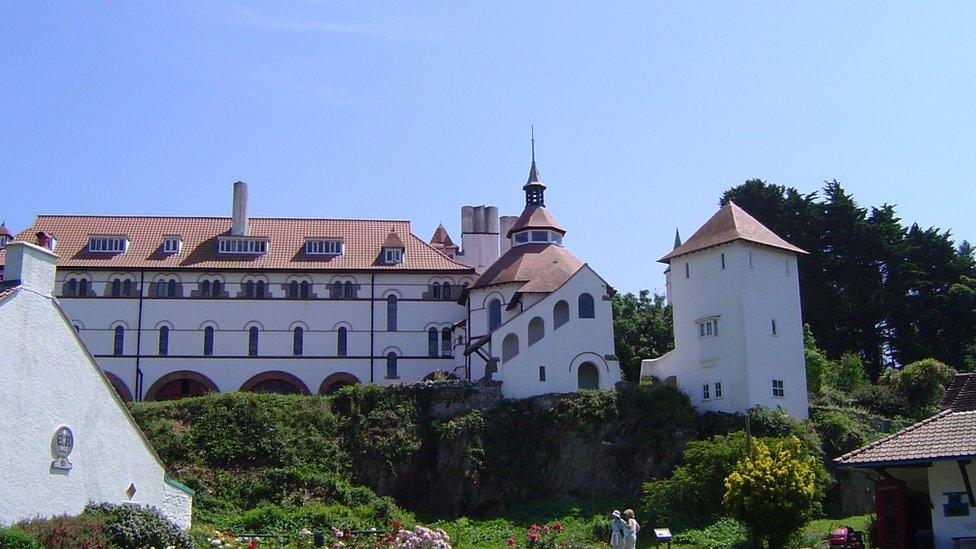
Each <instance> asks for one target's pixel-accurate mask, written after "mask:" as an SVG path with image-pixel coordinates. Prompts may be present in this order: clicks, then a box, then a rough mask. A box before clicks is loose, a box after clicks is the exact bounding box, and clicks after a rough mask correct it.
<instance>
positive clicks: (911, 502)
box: [834, 373, 976, 549]
mask: <svg viewBox="0 0 976 549" xmlns="http://www.w3.org/2000/svg"><path fill="white" fill-rule="evenodd" d="M940 408H941V411H940V412H939V413H938V414H936V415H934V416H932V417H930V418H928V419H926V420H924V421H920V422H918V423H916V424H914V425H912V426H910V427H906V428H905V429H902V430H901V431H898V432H897V433H895V434H893V435H889V436H887V437H885V438H883V439H881V440H878V441H876V442H872V443H871V444H868V445H866V446H863V447H861V448H858V449H857V450H854V451H852V452H850V453H847V454H844V455H843V456H840V457H839V458H837V459H835V460H834V461H835V462H836V463H837V465H838V466H840V467H843V468H849V469H855V470H860V471H863V472H866V473H867V474H869V475H870V476H872V477H873V478H875V479H876V480H877V481H878V482H877V485H876V489H875V511H876V514H877V517H878V518H877V521H878V540H879V545H880V547H890V548H902V547H905V548H908V547H935V548H936V549H950V548H953V549H954V548H957V547H976V497H974V495H973V479H974V476H976V465H974V464H973V460H974V459H976V374H974V373H970V374H958V375H957V376H956V377H955V379H953V381H952V384H951V385H950V386H949V388H948V389H947V390H946V394H945V396H944V397H943V398H942V402H941V404H940ZM929 540H931V542H929Z"/></svg>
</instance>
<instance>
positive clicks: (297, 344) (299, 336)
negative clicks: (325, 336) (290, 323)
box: [291, 326, 305, 356]
mask: <svg viewBox="0 0 976 549" xmlns="http://www.w3.org/2000/svg"><path fill="white" fill-rule="evenodd" d="M304 344H305V330H304V329H302V327H301V326H296V327H295V332H294V334H293V335H292V341H291V352H292V354H293V355H295V356H302V347H303V346H304Z"/></svg>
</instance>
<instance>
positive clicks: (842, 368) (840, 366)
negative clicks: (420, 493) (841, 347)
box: [833, 352, 870, 393]
mask: <svg viewBox="0 0 976 549" xmlns="http://www.w3.org/2000/svg"><path fill="white" fill-rule="evenodd" d="M835 375H836V377H835V379H834V380H833V386H834V387H836V388H837V389H840V390H841V391H843V392H845V393H850V392H851V391H853V390H855V389H857V388H859V387H864V386H867V385H869V384H870V381H869V380H868V374H867V372H866V371H865V369H864V364H862V363H861V357H859V356H857V355H856V354H854V353H852V352H846V353H844V354H843V355H841V357H840V359H839V360H837V364H836V374H835Z"/></svg>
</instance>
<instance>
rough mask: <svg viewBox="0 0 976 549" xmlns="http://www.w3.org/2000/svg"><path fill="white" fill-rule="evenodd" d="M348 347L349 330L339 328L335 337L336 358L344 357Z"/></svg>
mask: <svg viewBox="0 0 976 549" xmlns="http://www.w3.org/2000/svg"><path fill="white" fill-rule="evenodd" d="M348 345H349V330H347V329H346V328H345V327H342V328H339V333H338V334H337V336H336V356H346V353H347V349H348Z"/></svg>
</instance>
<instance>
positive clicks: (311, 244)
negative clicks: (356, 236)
mask: <svg viewBox="0 0 976 549" xmlns="http://www.w3.org/2000/svg"><path fill="white" fill-rule="evenodd" d="M305 253H306V254H308V255H342V241H341V240H336V239H315V240H306V241H305Z"/></svg>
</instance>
